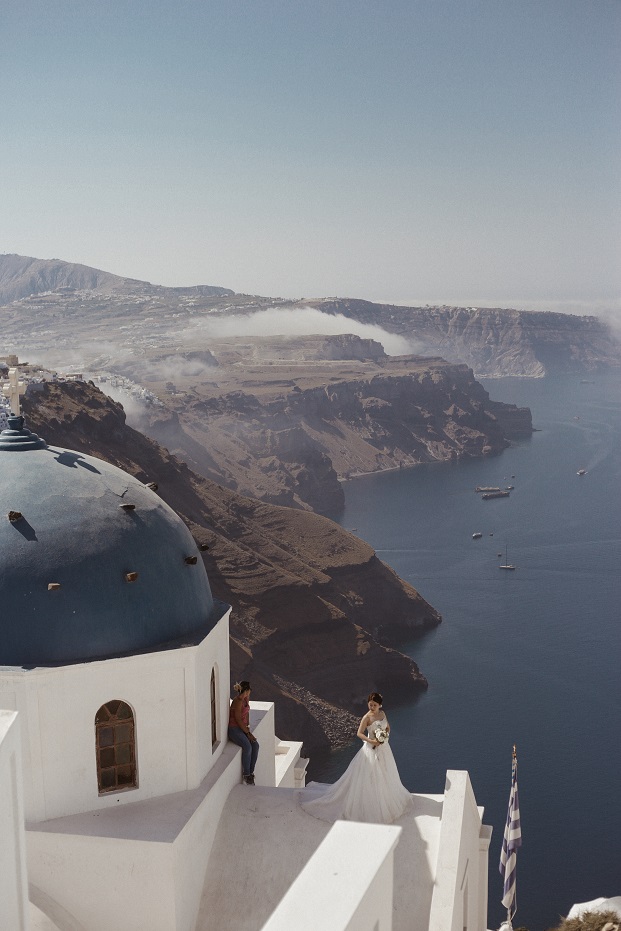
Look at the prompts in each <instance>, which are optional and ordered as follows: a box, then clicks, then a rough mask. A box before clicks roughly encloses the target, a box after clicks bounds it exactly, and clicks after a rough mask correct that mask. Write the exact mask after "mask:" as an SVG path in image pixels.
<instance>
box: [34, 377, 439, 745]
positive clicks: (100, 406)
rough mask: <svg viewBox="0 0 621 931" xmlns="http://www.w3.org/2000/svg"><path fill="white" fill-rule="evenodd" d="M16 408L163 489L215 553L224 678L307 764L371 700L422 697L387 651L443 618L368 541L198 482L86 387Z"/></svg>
mask: <svg viewBox="0 0 621 931" xmlns="http://www.w3.org/2000/svg"><path fill="white" fill-rule="evenodd" d="M23 408H24V414H25V416H26V418H27V423H28V426H29V427H30V428H31V429H33V430H35V431H36V432H37V433H38V434H40V435H41V436H43V437H44V438H45V439H46V440H47V442H48V443H49V444H50V445H52V446H53V445H59V446H64V447H67V448H70V449H74V450H78V451H80V452H84V453H88V454H91V455H95V456H99V457H101V458H103V459H105V460H107V461H108V462H112V463H113V464H115V465H117V466H119V467H120V468H122V469H125V470H126V471H128V472H130V473H131V474H133V475H135V476H137V477H138V478H140V479H141V480H142V481H155V482H157V484H158V486H159V488H158V494H160V495H161V497H162V498H163V500H165V501H166V502H167V503H168V504H169V505H170V506H171V507H172V508H174V509H175V511H177V513H179V514H180V515H181V517H182V518H183V519H184V520H185V522H186V523H187V524H188V526H189V527H190V530H191V531H192V532H193V534H194V536H195V538H196V539H197V540H199V541H201V542H207V543H208V544H209V547H210V548H209V551H208V552H207V553H205V556H204V559H205V565H206V568H207V572H208V574H209V579H210V581H211V585H212V589H213V591H214V593H215V594H216V595H217V597H218V598H221V599H222V600H223V601H226V602H228V603H229V604H232V605H233V613H232V622H231V657H232V675H233V676H234V677H235V678H248V679H250V680H251V681H252V682H253V686H254V689H255V694H256V696H257V697H260V698H262V699H265V700H276V699H277V730H278V733H279V735H280V736H282V737H285V738H287V737H288V738H297V739H300V737H302V738H303V739H304V741H305V744H306V747H307V749H308V750H309V751H310V752H318V751H322V750H327V749H328V748H329V747H335V746H341V745H343V744H345V743H347V742H349V741H350V740H351V737H352V734H353V733H355V726H356V725H357V721H356V714H358V712H361V710H362V709H363V707H364V705H363V699H364V697H365V695H366V694H367V693H368V691H369V690H370V689H371V688H377V689H380V690H385V691H386V692H387V693H388V694H389V695H390V696H391V703H393V704H394V703H395V702H396V701H400V700H408V699H411V698H412V696H414V695H416V694H417V692H419V691H420V690H421V689H425V688H426V687H427V682H426V680H425V678H424V676H423V675H422V674H421V673H420V671H419V670H418V668H417V666H416V664H415V663H414V662H413V661H412V660H410V659H409V658H408V657H407V656H405V655H404V654H403V653H400V652H399V651H398V650H397V649H395V648H394V643H395V642H397V641H396V640H395V638H400V639H403V638H412V637H414V636H418V635H420V634H421V633H422V632H423V631H424V630H425V629H427V628H430V627H433V626H435V625H437V624H438V623H439V622H440V617H439V615H438V614H437V612H436V611H435V610H434V609H433V608H432V607H431V606H430V605H428V604H427V602H425V601H424V599H423V598H421V596H420V595H419V594H418V593H417V592H416V591H415V590H414V589H413V588H412V587H411V586H409V585H407V584H406V583H405V582H403V581H402V580H400V579H399V578H398V577H397V576H396V575H395V573H394V572H393V571H392V570H391V569H390V568H389V567H388V566H386V565H385V564H384V563H382V562H381V561H380V560H379V559H378V558H377V556H376V555H375V553H374V551H373V550H372V549H371V547H369V546H368V545H367V544H366V543H364V542H362V541H361V540H359V539H358V538H356V537H355V536H353V535H352V534H350V533H347V532H346V531H344V530H343V529H342V528H341V527H339V526H338V525H337V524H334V523H332V521H329V520H327V519H326V518H323V517H320V516H318V515H315V514H312V513H310V512H307V511H300V510H291V509H289V508H283V507H276V506H273V505H270V504H265V503H261V502H259V501H257V500H253V499H250V498H245V497H242V496H241V495H239V494H236V493H235V492H232V491H230V490H227V489H225V488H222V487H221V486H219V485H216V484H215V483H213V482H211V481H209V480H208V479H205V478H203V477H201V476H199V475H196V474H195V473H193V472H192V471H190V469H188V467H187V466H186V465H185V464H184V463H182V462H180V461H179V460H177V459H176V458H175V457H173V456H171V455H170V454H169V453H168V452H167V451H166V450H164V449H162V448H161V447H160V446H158V445H157V444H156V443H154V442H153V441H152V440H149V439H147V438H146V437H144V436H142V435H141V434H140V433H138V432H137V431H135V430H133V429H131V428H130V427H128V426H127V424H126V422H125V414H124V411H123V409H122V407H121V406H120V405H119V404H117V403H115V402H113V401H111V400H110V399H109V398H107V397H106V396H105V395H103V394H101V392H99V391H98V390H97V389H96V388H95V387H94V386H93V385H90V384H86V383H79V382H76V383H64V384H52V383H43V384H40V385H33V386H32V387H31V388H30V389H29V391H28V393H27V395H26V396H25V398H24V399H23ZM385 618H390V627H389V628H388V627H386V626H385V624H384V619H385ZM389 638H390V642H391V643H392V644H393V646H392V647H391V646H389V645H388V644H389Z"/></svg>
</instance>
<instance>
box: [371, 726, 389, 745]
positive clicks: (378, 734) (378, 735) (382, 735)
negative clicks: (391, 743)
mask: <svg viewBox="0 0 621 931" xmlns="http://www.w3.org/2000/svg"><path fill="white" fill-rule="evenodd" d="M373 739H374V740H377V742H378V743H379V744H385V743H386V742H387V740H388V731H385V730H384V728H383V727H379V726H378V727H376V728H375V730H374V731H373Z"/></svg>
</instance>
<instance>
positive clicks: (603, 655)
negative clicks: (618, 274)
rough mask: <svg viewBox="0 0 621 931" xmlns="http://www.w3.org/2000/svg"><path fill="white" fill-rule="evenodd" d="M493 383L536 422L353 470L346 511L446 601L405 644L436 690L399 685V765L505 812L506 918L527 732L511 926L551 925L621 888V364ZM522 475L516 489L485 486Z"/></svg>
mask: <svg viewBox="0 0 621 931" xmlns="http://www.w3.org/2000/svg"><path fill="white" fill-rule="evenodd" d="M483 383H484V384H485V387H486V389H487V390H488V391H489V393H490V396H491V397H492V398H493V399H494V400H500V401H508V402H512V403H516V404H518V405H520V406H528V407H530V408H531V410H532V413H533V424H534V426H535V427H536V428H537V432H536V433H534V434H533V436H532V437H531V438H529V439H527V440H523V441H520V442H518V443H516V444H515V445H513V446H512V447H511V448H510V449H508V450H506V451H505V452H503V453H502V454H501V455H500V456H497V457H494V458H491V459H484V460H476V461H468V462H461V463H437V464H431V465H423V466H418V467H415V468H412V469H407V470H403V471H396V472H389V473H384V474H378V475H371V476H365V477H363V478H358V479H355V480H353V481H350V482H348V483H347V484H346V485H345V498H346V504H345V511H344V515H343V517H342V518H341V523H342V525H343V526H344V527H346V528H348V529H350V530H352V531H354V532H355V533H356V534H357V535H358V536H360V537H361V538H362V539H364V540H366V541H368V542H369V543H370V544H371V545H372V546H373V547H374V548H375V550H376V551H377V553H378V556H379V557H380V558H381V559H383V560H384V561H385V562H387V563H388V564H389V565H391V566H392V567H393V568H394V569H395V570H396V571H397V572H398V574H399V575H400V576H401V577H402V578H404V579H406V580H407V581H408V582H410V583H411V584H412V585H414V587H415V588H416V589H417V590H418V591H419V592H420V593H421V594H422V595H423V597H424V598H426V599H427V600H428V601H429V602H430V603H431V604H432V605H434V607H435V608H437V609H438V610H439V611H440V612H441V613H442V615H443V623H442V624H441V625H440V627H438V628H437V629H436V630H434V631H433V632H431V633H429V634H427V635H426V636H425V637H424V638H423V639H420V640H416V641H414V642H412V643H410V644H408V645H406V647H405V652H407V653H408V654H409V655H410V656H412V657H413V659H414V660H415V661H416V662H417V663H418V665H419V666H420V668H421V670H422V671H423V672H424V674H425V675H426V676H427V678H428V680H429V690H428V692H427V693H426V694H424V695H423V696H422V697H421V698H420V699H418V700H417V701H416V702H415V703H413V704H412V705H410V706H406V707H403V706H401V707H397V708H395V709H394V710H391V696H390V695H385V707H386V710H387V712H388V714H389V717H390V720H391V724H392V728H393V732H392V746H393V750H394V752H395V756H396V759H397V762H398V765H399V769H400V772H401V775H402V780H403V782H404V783H405V784H406V785H407V786H408V788H410V789H411V790H412V791H418V792H432V793H438V792H442V791H443V787H444V778H445V771H446V770H447V769H467V770H468V771H469V773H470V777H471V780H472V784H473V787H474V791H475V795H476V798H477V802H478V803H479V804H480V805H483V806H484V807H485V817H484V820H485V822H486V823H488V824H491V825H493V829H494V833H493V838H492V844H491V848H490V858H489V866H490V871H489V876H490V883H489V926H490V928H496V927H498V925H499V924H500V922H501V920H502V919H503V918H504V917H505V910H504V908H503V906H502V905H501V902H500V899H501V896H502V880H501V877H500V874H499V872H498V859H499V855H500V846H501V843H502V832H503V828H504V822H505V818H506V812H507V804H508V800H509V790H510V782H511V750H512V746H513V744H516V746H517V754H518V784H519V794H520V808H521V817H522V834H523V846H522V848H521V850H520V852H519V854H518V880H517V896H518V911H517V914H516V916H515V919H514V926H515V927H519V926H521V925H525V926H527V927H528V928H529V929H530V931H544V929H546V928H548V927H550V926H552V925H553V924H555V923H557V921H558V917H559V915H565V914H567V911H568V910H569V908H570V907H571V905H572V904H573V903H574V902H580V901H585V900H589V899H593V898H596V897H597V896H613V895H621V609H620V604H621V572H620V569H621V374H620V373H613V374H607V375H606V376H592V382H591V383H582V382H581V380H580V378H578V377H562V378H547V379H489V380H484V381H483ZM578 469H586V470H587V471H586V474H585V475H583V476H578V475H577V474H576V473H577V471H578ZM508 484H511V485H514V486H515V487H514V490H513V491H512V492H511V496H510V498H506V499H499V500H491V501H482V500H481V498H480V496H479V495H478V494H475V491H474V488H475V486H477V485H500V486H501V487H502V486H505V485H508ZM475 532H479V533H482V534H483V536H482V538H481V539H478V540H473V538H472V534H473V533H475ZM505 553H508V560H509V562H510V563H512V564H513V565H515V566H516V569H515V571H514V572H510V571H502V570H499V568H498V566H499V564H500V563H501V562H504V557H505ZM499 554H502V556H500V555H499ZM372 687H373V683H369V688H372ZM357 749H358V747H357V741H354V742H353V744H352V748H351V750H350V751H349V752H344V753H341V754H339V755H338V756H336V757H335V758H333V759H332V761H331V765H329V766H328V767H327V769H326V773H329V776H330V779H332V778H334V777H336V776H337V775H339V773H340V771H342V770H343V769H344V767H345V766H346V764H347V762H348V760H349V758H350V757H351V755H352V753H353V752H354V751H355V750H357ZM324 778H325V775H324Z"/></svg>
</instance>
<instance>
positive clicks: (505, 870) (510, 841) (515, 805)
mask: <svg viewBox="0 0 621 931" xmlns="http://www.w3.org/2000/svg"><path fill="white" fill-rule="evenodd" d="M521 846H522V827H521V823H520V803H519V800H518V787H517V751H516V747H515V744H513V753H512V755H511V793H510V795H509V808H508V810H507V821H506V824H505V833H504V836H503V841H502V850H501V852H500V875H501V876H502V877H503V880H504V886H503V896H502V904H503V905H504V906H505V908H506V909H507V921H506V922H505V923H504V924H503V925H502V928H501V931H513V925H512V924H511V919H512V918H513V916H514V915H515V913H516V911H517V895H516V862H517V850H518V847H521Z"/></svg>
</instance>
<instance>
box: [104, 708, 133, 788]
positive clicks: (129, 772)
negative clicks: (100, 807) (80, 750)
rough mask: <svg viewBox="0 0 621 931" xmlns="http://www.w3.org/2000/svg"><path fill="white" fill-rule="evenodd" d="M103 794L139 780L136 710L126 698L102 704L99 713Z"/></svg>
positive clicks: (126, 786)
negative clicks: (127, 702)
mask: <svg viewBox="0 0 621 931" xmlns="http://www.w3.org/2000/svg"><path fill="white" fill-rule="evenodd" d="M95 743H96V747H97V784H98V786H99V794H100V795H103V794H104V793H106V792H119V791H120V790H121V789H133V788H135V787H136V786H137V785H138V782H137V780H136V735H135V728H134V713H133V711H132V709H131V708H130V707H129V705H127V704H126V703H125V702H124V701H119V700H118V699H115V700H114V701H109V702H107V703H106V704H105V705H102V706H101V708H100V709H99V711H98V712H97V714H96V715H95Z"/></svg>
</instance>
